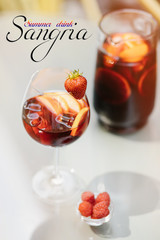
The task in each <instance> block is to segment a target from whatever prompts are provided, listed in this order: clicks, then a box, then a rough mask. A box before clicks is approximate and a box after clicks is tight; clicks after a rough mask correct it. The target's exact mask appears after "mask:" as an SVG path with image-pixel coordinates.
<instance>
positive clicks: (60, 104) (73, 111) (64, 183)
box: [22, 68, 90, 204]
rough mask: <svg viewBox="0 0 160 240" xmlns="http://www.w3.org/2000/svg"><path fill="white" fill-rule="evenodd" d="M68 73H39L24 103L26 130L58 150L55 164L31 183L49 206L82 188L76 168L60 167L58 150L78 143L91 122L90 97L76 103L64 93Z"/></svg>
mask: <svg viewBox="0 0 160 240" xmlns="http://www.w3.org/2000/svg"><path fill="white" fill-rule="evenodd" d="M67 72H68V70H67V69H58V68H57V69H52V68H46V69H42V70H40V71H38V72H36V73H35V74H34V75H33V76H32V78H31V81H30V82H29V86H28V88H27V90H26V93H25V96H24V101H23V103H24V104H23V110H22V120H23V124H24V127H25V130H26V131H27V133H28V134H29V135H30V136H31V137H32V138H33V139H34V140H36V141H38V142H39V143H41V144H44V145H47V146H51V147H54V148H55V151H56V159H55V162H54V165H53V166H47V167H45V168H44V169H42V170H40V171H39V172H38V173H36V175H35V176H34V177H33V181H32V187H33V190H34V192H35V193H36V194H37V195H38V196H39V197H40V199H41V200H43V201H45V202H47V203H49V204H52V203H61V202H65V201H68V200H70V199H71V198H72V197H73V196H75V195H76V194H77V193H79V192H80V191H81V190H82V188H83V184H82V181H81V179H80V178H79V177H78V176H77V175H76V173H75V172H74V171H73V169H72V170H70V169H68V168H64V167H62V166H60V164H59V148H60V147H62V146H65V145H67V144H70V143H72V142H74V141H75V140H77V139H78V138H79V137H80V136H81V135H82V134H83V133H84V131H85V130H86V128H87V126H88V124H89V120H90V107H89V102H88V99H87V96H86V95H85V96H84V97H83V98H82V99H80V100H77V99H75V98H74V97H73V96H72V95H70V94H69V93H68V92H67V91H65V88H64V82H65V79H66V76H67V74H66V73H67Z"/></svg>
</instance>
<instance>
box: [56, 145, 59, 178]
mask: <svg viewBox="0 0 160 240" xmlns="http://www.w3.org/2000/svg"><path fill="white" fill-rule="evenodd" d="M55 176H56V177H58V176H59V147H56V160H55Z"/></svg>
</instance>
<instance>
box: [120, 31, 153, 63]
mask: <svg viewBox="0 0 160 240" xmlns="http://www.w3.org/2000/svg"><path fill="white" fill-rule="evenodd" d="M122 39H123V40H124V44H123V50H122V51H121V52H120V53H119V57H120V58H121V59H122V60H123V61H124V62H139V61H141V60H142V59H143V57H144V56H146V55H147V53H148V52H149V46H148V44H147V43H146V42H145V41H144V40H143V39H142V38H141V37H140V36H139V35H137V34H135V33H125V34H123V35H122Z"/></svg>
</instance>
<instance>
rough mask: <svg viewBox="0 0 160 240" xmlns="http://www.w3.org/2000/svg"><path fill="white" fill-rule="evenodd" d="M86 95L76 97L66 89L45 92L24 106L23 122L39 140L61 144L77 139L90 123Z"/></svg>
mask: <svg viewBox="0 0 160 240" xmlns="http://www.w3.org/2000/svg"><path fill="white" fill-rule="evenodd" d="M89 118H90V111H89V104H88V100H87V97H86V96H85V97H84V98H83V99H80V100H78V99H75V98H74V97H73V96H71V95H70V94H69V93H67V92H45V93H44V94H42V95H37V96H35V97H32V98H30V99H28V100H27V101H26V102H25V103H24V106H23V124H24V127H25V129H26V131H27V132H28V134H29V135H30V136H31V137H32V138H33V139H34V140H36V141H38V142H39V143H42V144H44V145H49V146H53V147H57V146H63V145H66V144H69V143H72V142H73V141H75V140H76V139H78V138H79V137H80V136H81V135H82V133H83V132H84V131H85V129H86V128H87V126H88V124H89Z"/></svg>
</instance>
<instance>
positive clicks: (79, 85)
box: [64, 70, 87, 99]
mask: <svg viewBox="0 0 160 240" xmlns="http://www.w3.org/2000/svg"><path fill="white" fill-rule="evenodd" d="M64 86H65V89H66V90H67V92H69V93H70V94H71V95H72V96H73V97H75V98H76V99H81V98H83V96H84V94H85V92H86V88H87V80H86V78H85V77H83V76H82V74H81V73H79V70H78V71H76V70H74V71H73V72H71V73H70V74H69V75H68V78H67V79H66V81H65V84H64Z"/></svg>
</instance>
